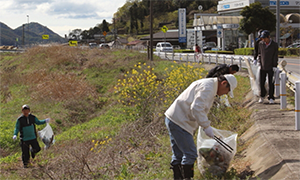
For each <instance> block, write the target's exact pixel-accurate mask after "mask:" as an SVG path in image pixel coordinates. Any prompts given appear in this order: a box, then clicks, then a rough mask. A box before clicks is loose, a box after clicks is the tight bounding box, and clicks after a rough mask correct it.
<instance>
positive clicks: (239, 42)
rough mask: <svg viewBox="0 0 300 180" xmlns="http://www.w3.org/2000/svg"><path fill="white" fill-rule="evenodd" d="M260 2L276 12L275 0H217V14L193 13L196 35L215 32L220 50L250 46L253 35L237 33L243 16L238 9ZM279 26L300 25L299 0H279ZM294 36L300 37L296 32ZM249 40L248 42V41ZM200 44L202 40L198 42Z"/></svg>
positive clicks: (297, 26) (295, 26) (294, 26)
mask: <svg viewBox="0 0 300 180" xmlns="http://www.w3.org/2000/svg"><path fill="white" fill-rule="evenodd" d="M257 1H259V2H261V3H262V6H263V7H266V6H269V9H270V10H271V11H272V12H274V13H276V2H277V0H222V1H219V2H218V7H217V10H218V14H201V13H200V14H195V15H194V23H193V26H194V30H195V33H197V36H200V38H199V39H200V40H201V39H202V35H203V34H204V33H206V32H207V31H210V32H215V33H216V36H217V44H218V47H219V48H220V49H222V50H232V49H234V48H241V47H246V46H249V45H250V46H252V44H253V39H254V38H253V37H252V38H251V37H245V36H244V35H243V34H242V33H239V31H238V28H239V22H240V20H241V19H242V18H243V17H242V16H240V11H241V10H242V9H243V8H244V7H245V6H249V5H250V4H251V3H254V2H257ZM280 23H281V24H280V26H281V27H287V26H291V27H293V28H298V29H299V27H300V26H299V25H300V0H281V1H280ZM295 38H298V39H300V35H299V34H297V35H296V37H295ZM249 42H250V43H249ZM198 44H200V45H201V44H202V42H198Z"/></svg>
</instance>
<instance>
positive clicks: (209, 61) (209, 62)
mask: <svg viewBox="0 0 300 180" xmlns="http://www.w3.org/2000/svg"><path fill="white" fill-rule="evenodd" d="M210 58H211V56H210V54H209V55H208V64H210V63H211V62H210V60H211V59H210Z"/></svg>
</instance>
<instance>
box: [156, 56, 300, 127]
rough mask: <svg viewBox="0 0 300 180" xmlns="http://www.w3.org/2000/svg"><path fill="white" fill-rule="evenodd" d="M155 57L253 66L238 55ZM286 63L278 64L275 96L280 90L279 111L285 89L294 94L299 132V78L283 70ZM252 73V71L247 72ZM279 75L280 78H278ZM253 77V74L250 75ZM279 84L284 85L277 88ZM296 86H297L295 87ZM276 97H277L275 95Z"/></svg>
mask: <svg viewBox="0 0 300 180" xmlns="http://www.w3.org/2000/svg"><path fill="white" fill-rule="evenodd" d="M154 54H156V55H157V56H159V57H161V58H162V59H167V60H172V61H182V62H196V63H200V62H201V63H208V64H211V63H214V64H216V65H217V64H220V63H223V64H238V65H239V66H240V68H246V69H248V67H251V65H253V58H252V56H238V55H224V54H208V53H203V54H202V55H197V54H194V53H166V52H163V53H161V52H154ZM286 64H287V62H286V61H285V60H283V61H280V62H279V66H278V67H279V70H278V71H277V72H276V73H275V74H276V75H275V95H276V94H279V89H280V107H281V109H285V108H286V95H285V94H286V92H285V87H286V86H287V87H289V89H291V90H292V91H294V93H295V130H300V81H299V80H300V77H298V76H297V75H296V74H295V73H292V72H288V71H287V70H286V69H285V66H286ZM248 71H249V72H252V70H248ZM279 73H280V77H281V78H279ZM252 75H253V73H252ZM277 76H278V77H277ZM279 79H280V81H281V83H280V84H286V86H282V85H280V86H281V87H280V88H279ZM296 84H297V86H296ZM277 96H278V95H277Z"/></svg>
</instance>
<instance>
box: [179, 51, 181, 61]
mask: <svg viewBox="0 0 300 180" xmlns="http://www.w3.org/2000/svg"><path fill="white" fill-rule="evenodd" d="M179 61H180V62H181V53H180V54H179Z"/></svg>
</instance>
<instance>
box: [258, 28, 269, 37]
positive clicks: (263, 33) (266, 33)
mask: <svg viewBox="0 0 300 180" xmlns="http://www.w3.org/2000/svg"><path fill="white" fill-rule="evenodd" d="M269 36H270V32H269V31H268V30H263V31H262V32H261V34H260V38H266V37H269Z"/></svg>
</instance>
